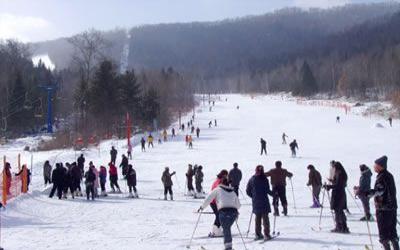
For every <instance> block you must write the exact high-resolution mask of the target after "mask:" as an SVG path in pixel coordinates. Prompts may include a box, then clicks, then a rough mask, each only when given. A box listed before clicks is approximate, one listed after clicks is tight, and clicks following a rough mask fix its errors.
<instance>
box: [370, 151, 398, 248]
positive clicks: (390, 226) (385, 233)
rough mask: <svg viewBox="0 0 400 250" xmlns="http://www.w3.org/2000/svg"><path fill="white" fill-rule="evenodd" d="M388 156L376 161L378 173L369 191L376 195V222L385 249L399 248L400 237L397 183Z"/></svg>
mask: <svg viewBox="0 0 400 250" xmlns="http://www.w3.org/2000/svg"><path fill="white" fill-rule="evenodd" d="M387 160H388V158H387V157H386V156H382V157H381V158H379V159H377V160H376V161H375V166H374V170H375V172H376V173H377V174H378V176H377V177H376V181H375V186H374V189H373V190H371V191H370V192H369V194H370V195H372V196H374V199H375V208H376V222H377V223H378V231H379V241H380V243H381V244H382V245H383V248H384V250H390V249H391V248H390V242H391V243H392V245H393V250H399V237H398V235H397V230H396V223H397V199H396V183H395V180H394V178H393V175H392V174H391V173H390V172H389V171H388V170H387Z"/></svg>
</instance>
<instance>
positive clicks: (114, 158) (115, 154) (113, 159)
mask: <svg viewBox="0 0 400 250" xmlns="http://www.w3.org/2000/svg"><path fill="white" fill-rule="evenodd" d="M117 154H118V151H117V150H116V149H115V148H114V146H112V147H111V150H110V155H111V162H112V163H113V164H114V165H115V161H116V160H117Z"/></svg>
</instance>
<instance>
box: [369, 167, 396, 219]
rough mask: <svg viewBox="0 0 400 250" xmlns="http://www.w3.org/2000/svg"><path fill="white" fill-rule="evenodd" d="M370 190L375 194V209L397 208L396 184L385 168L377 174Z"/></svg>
mask: <svg viewBox="0 0 400 250" xmlns="http://www.w3.org/2000/svg"><path fill="white" fill-rule="evenodd" d="M371 192H372V194H373V195H375V207H376V210H377V211H385V210H386V211H388V210H396V209H397V199H396V185H395V182H394V178H393V175H392V174H391V173H389V172H388V171H387V170H384V171H383V172H381V173H379V174H378V176H377V177H376V181H375V186H374V189H373V190H372V191H371Z"/></svg>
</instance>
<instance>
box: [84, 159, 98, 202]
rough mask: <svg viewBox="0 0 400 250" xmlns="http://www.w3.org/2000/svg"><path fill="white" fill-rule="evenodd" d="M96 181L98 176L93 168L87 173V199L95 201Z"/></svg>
mask: <svg viewBox="0 0 400 250" xmlns="http://www.w3.org/2000/svg"><path fill="white" fill-rule="evenodd" d="M95 181H96V174H95V173H94V171H93V167H89V169H88V171H86V173H85V185H86V199H87V200H89V198H90V197H91V198H92V201H93V200H94V197H95V193H94V182H95Z"/></svg>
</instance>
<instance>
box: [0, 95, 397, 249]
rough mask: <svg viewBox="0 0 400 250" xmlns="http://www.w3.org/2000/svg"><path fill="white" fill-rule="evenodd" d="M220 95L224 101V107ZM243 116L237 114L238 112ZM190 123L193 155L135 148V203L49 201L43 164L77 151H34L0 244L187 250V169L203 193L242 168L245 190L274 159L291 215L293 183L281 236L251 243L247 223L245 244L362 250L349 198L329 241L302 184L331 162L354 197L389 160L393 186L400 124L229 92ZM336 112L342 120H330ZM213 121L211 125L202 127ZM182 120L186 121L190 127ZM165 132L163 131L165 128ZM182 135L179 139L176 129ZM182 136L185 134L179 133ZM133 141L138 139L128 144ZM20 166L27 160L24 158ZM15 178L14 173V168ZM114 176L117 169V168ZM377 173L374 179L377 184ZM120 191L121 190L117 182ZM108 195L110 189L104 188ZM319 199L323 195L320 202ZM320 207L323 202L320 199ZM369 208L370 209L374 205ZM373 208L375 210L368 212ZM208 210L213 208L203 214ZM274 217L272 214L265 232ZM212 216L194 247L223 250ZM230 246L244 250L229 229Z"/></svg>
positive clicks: (121, 197)
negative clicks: (340, 226) (167, 188)
mask: <svg viewBox="0 0 400 250" xmlns="http://www.w3.org/2000/svg"><path fill="white" fill-rule="evenodd" d="M225 97H226V98H228V101H227V102H225ZM238 105H239V106H240V109H236V106H238ZM196 111H197V113H196V120H195V126H199V127H200V128H201V138H200V139H194V149H193V150H189V149H187V147H186V146H185V142H184V141H183V138H179V139H175V140H173V141H171V140H170V141H169V142H167V143H163V144H162V145H158V144H157V143H155V148H154V149H149V150H147V152H145V153H142V152H140V148H139V147H135V148H134V152H133V157H134V161H133V165H134V167H135V168H136V171H137V176H138V186H137V188H138V192H139V195H140V197H141V198H140V199H127V198H126V196H127V194H126V193H125V194H115V195H109V196H108V197H106V198H100V199H98V200H96V201H94V202H88V201H86V200H85V199H83V198H80V197H79V198H76V199H75V200H72V199H71V198H69V199H68V200H61V201H60V200H58V199H56V198H53V199H49V198H48V197H47V194H46V191H44V192H43V183H42V182H43V180H42V164H43V162H44V160H45V159H50V162H51V163H52V164H54V162H55V161H57V162H58V161H63V162H68V161H69V162H72V161H74V157H75V152H73V151H72V150H58V151H54V152H38V153H34V159H35V164H34V171H33V183H32V186H31V190H32V191H31V192H30V193H29V194H27V195H24V196H21V197H18V198H17V199H15V200H13V201H11V202H10V204H9V205H8V207H7V210H6V211H1V224H2V225H1V226H2V231H1V246H2V247H4V248H5V249H7V250H11V249H118V250H119V249H142V250H147V249H149V250H150V249H151V250H156V249H165V250H167V249H171V250H172V249H185V248H186V245H187V244H188V243H189V239H190V236H191V234H192V232H193V228H194V225H195V222H196V220H197V214H195V213H194V211H196V210H197V209H198V207H199V206H200V204H201V202H202V201H201V200H194V199H192V198H190V197H186V196H184V191H185V173H186V170H187V164H188V163H192V164H201V165H203V167H204V168H203V170H204V174H205V180H204V189H205V190H207V191H208V190H209V189H210V186H211V184H212V182H213V180H214V179H215V176H216V174H217V173H218V172H219V171H220V170H221V169H223V168H225V169H228V170H229V169H230V168H231V166H232V164H233V163H234V162H238V163H239V167H240V168H241V170H242V172H243V175H244V177H243V181H242V184H241V189H242V191H243V192H244V191H245V186H246V184H247V181H248V179H249V178H250V177H251V176H252V175H253V173H254V169H255V167H256V165H257V164H263V165H264V167H265V169H266V170H268V169H270V168H272V167H273V166H274V162H275V161H276V160H281V161H282V162H283V166H284V167H285V168H287V169H288V170H289V171H291V172H293V173H294V177H293V185H294V192H295V198H296V207H297V210H296V211H295V209H294V207H293V198H292V192H291V189H290V185H289V186H288V189H287V196H288V201H289V216H288V217H278V218H277V229H276V230H277V231H280V233H281V235H280V236H279V237H278V238H276V239H274V240H273V241H271V242H266V243H264V244H259V243H258V242H253V240H252V239H253V235H254V229H253V225H254V222H253V223H252V227H251V233H250V235H249V238H245V243H246V246H247V248H248V249H272V250H274V249H276V250H278V249H296V250H303V249H304V250H314V249H315V250H316V249H326V250H329V249H332V250H333V249H335V250H337V249H341V250H357V249H360V250H361V249H364V245H365V244H369V237H368V231H367V226H366V223H365V222H359V221H358V220H359V218H360V217H361V216H362V212H361V211H360V210H359V209H358V208H357V206H356V204H355V203H354V201H353V200H352V198H351V197H350V196H349V194H347V195H348V196H347V200H348V205H349V208H350V211H351V212H352V214H351V215H350V216H348V220H349V228H350V231H351V234H350V235H341V234H332V233H329V230H330V229H331V228H333V221H332V217H331V213H330V211H329V210H328V209H324V212H323V217H322V225H323V228H322V231H321V232H314V231H312V230H311V227H317V226H318V216H319V211H320V210H319V209H310V208H309V206H310V205H311V202H312V199H311V194H310V191H309V189H308V188H307V186H306V182H307V178H308V171H307V169H306V167H307V165H308V164H313V165H315V166H316V168H317V169H318V170H319V171H320V172H321V174H322V175H323V177H326V176H328V169H329V161H330V160H338V161H341V162H342V163H343V165H344V166H345V168H346V170H347V172H348V174H349V182H348V187H349V189H350V190H351V189H352V188H353V186H355V185H357V184H358V178H359V168H358V166H359V165H360V164H361V163H365V164H367V165H368V166H370V167H372V164H373V161H374V160H375V159H376V158H377V157H380V156H381V155H384V154H386V155H387V156H388V157H389V162H388V169H389V171H391V172H392V173H393V174H394V177H395V179H396V183H399V182H398V180H400V171H399V162H400V144H399V139H400V127H399V125H398V124H397V123H398V121H397V120H396V121H395V122H394V127H393V128H375V127H374V124H375V123H376V122H382V124H384V125H385V126H386V122H385V121H384V119H383V118H382V119H381V118H364V117H361V116H357V115H351V114H349V115H347V116H346V115H345V114H343V111H342V110H339V109H334V108H328V107H307V106H298V105H296V104H295V102H288V101H283V100H281V99H280V98H279V97H274V96H259V97H255V98H250V97H249V96H241V95H227V96H222V101H217V102H216V105H215V107H213V110H212V112H209V109H208V105H206V106H205V105H202V104H201V105H200V106H199V107H197V109H196ZM337 115H340V116H341V120H342V122H341V123H340V124H337V123H336V122H335V119H336V116H337ZM214 119H217V120H218V127H213V128H208V122H209V121H211V120H214ZM188 120H189V119H186V120H185V119H183V121H184V122H187V121H188ZM168 132H169V133H170V131H168ZM283 132H285V133H286V134H287V135H289V137H290V138H289V140H288V141H291V140H293V139H294V138H295V139H297V141H298V143H299V147H300V150H299V157H298V158H295V159H293V158H291V157H290V150H289V147H288V146H287V145H282V144H281V135H282V133H283ZM180 133H181V132H180ZM181 135H182V134H181ZM260 137H263V138H264V139H266V140H267V150H268V154H269V155H268V156H260V152H259V150H260V147H259V146H260V145H259V140H260ZM138 140H140V138H135V142H137V141H138ZM125 144H126V143H125V141H107V142H104V143H102V144H101V147H100V151H99V150H98V149H95V148H94V149H91V150H88V151H85V152H84V155H85V157H86V163H85V165H87V164H88V163H89V161H93V162H94V164H95V165H96V166H97V167H98V166H100V164H102V165H105V164H107V162H108V161H109V153H108V152H109V149H110V147H111V145H114V146H116V147H117V150H118V151H119V156H118V158H117V163H118V164H119V162H120V159H121V158H120V154H121V153H126V145H125ZM0 150H1V155H3V154H8V155H9V154H11V155H13V154H14V155H15V154H16V153H17V152H18V148H17V147H16V148H15V149H13V148H1V149H0ZM22 157H23V161H24V160H26V161H28V160H29V159H30V154H26V153H25V154H23V155H22ZM165 166H169V167H170V169H171V170H174V171H177V176H176V178H175V177H174V178H173V181H174V187H173V189H174V192H175V197H174V198H175V201H164V200H162V198H163V195H162V190H163V187H162V184H161V180H160V178H161V174H162V171H163V170H164V167H165ZM14 171H15V169H14ZM119 171H120V170H119ZM375 176H376V175H375V174H374V177H373V180H375ZM119 183H120V186H121V187H122V190H123V191H126V185H125V184H124V183H123V182H122V180H121V179H120V180H119ZM107 188H109V183H108V182H107ZM321 197H322V196H321ZM240 199H241V202H242V208H241V209H240V216H239V226H240V229H241V231H242V233H244V234H245V232H246V231H247V226H248V222H249V218H250V213H251V212H250V211H251V204H250V199H249V198H248V197H243V195H242V196H240ZM357 202H358V205H359V206H360V207H361V203H360V202H359V201H358V200H357ZM325 204H327V201H325ZM371 205H372V202H371ZM372 207H373V206H372ZM207 211H210V210H207ZM272 220H273V217H272V215H270V221H271V225H272ZM212 222H213V215H208V214H204V215H202V216H201V219H200V223H199V227H198V229H197V232H196V235H195V238H194V240H193V244H192V249H200V248H201V246H204V247H205V248H206V249H223V244H222V239H220V238H218V239H209V238H207V237H206V236H207V235H208V232H209V231H210V229H211V225H212ZM371 229H372V234H373V242H374V247H375V249H379V248H380V246H379V242H378V238H377V227H376V224H375V223H372V224H371ZM233 234H234V235H235V236H234V242H233V243H234V248H235V249H236V250H240V249H245V248H244V246H243V243H242V241H241V239H240V237H239V235H238V231H237V229H236V227H233Z"/></svg>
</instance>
